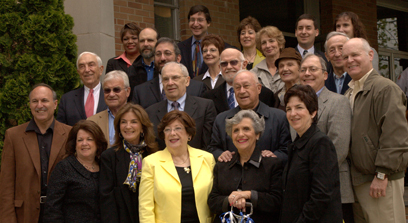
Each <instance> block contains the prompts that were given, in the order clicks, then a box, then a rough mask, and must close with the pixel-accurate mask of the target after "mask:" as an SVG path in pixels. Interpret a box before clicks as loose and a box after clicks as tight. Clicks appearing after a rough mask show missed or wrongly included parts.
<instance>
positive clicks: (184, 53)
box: [178, 36, 236, 78]
mask: <svg viewBox="0 0 408 223" xmlns="http://www.w3.org/2000/svg"><path fill="white" fill-rule="evenodd" d="M192 41H193V36H190V38H188V39H186V40H184V41H182V42H180V43H178V47H179V48H180V51H181V61H180V63H182V64H184V66H186V67H187V70H188V73H189V74H190V77H191V78H194V71H193V64H192V61H191V58H192V55H191V44H192ZM227 48H236V47H234V46H231V45H229V44H228V43H224V49H227ZM207 70H208V67H207V64H205V63H204V61H203V63H202V65H201V68H200V70H199V72H198V74H199V75H200V74H204V73H205V72H206V71H207Z"/></svg>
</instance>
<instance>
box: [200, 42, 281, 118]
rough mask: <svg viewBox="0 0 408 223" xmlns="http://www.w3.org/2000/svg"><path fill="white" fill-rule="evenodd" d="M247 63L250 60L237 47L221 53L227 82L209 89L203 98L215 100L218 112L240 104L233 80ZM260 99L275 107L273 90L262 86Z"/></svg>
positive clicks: (223, 71)
mask: <svg viewBox="0 0 408 223" xmlns="http://www.w3.org/2000/svg"><path fill="white" fill-rule="evenodd" d="M247 63H248V61H246V60H245V58H244V55H243V54H242V53H241V52H240V51H239V50H237V49H233V48H227V49H225V50H223V51H222V53H221V55H220V67H221V73H222V77H223V78H224V79H225V84H222V85H220V86H219V87H217V88H215V89H213V90H210V91H207V92H206V93H204V95H203V98H207V99H211V100H213V101H214V105H215V109H216V110H217V114H219V113H221V112H224V111H227V110H229V109H231V108H235V107H237V106H238V102H237V100H236V99H235V96H234V89H233V88H232V82H233V80H234V77H235V75H236V74H237V72H238V71H240V70H242V69H244V68H245V67H246V65H247ZM259 100H260V101H262V102H263V103H265V104H266V105H268V106H269V107H273V106H274V103H275V97H274V95H273V92H272V91H271V90H269V89H268V88H266V87H264V86H262V89H261V93H260V94H259Z"/></svg>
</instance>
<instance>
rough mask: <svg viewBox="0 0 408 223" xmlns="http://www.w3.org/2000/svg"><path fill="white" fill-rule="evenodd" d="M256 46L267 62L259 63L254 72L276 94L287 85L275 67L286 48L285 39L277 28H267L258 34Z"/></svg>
mask: <svg viewBox="0 0 408 223" xmlns="http://www.w3.org/2000/svg"><path fill="white" fill-rule="evenodd" d="M256 46H257V47H258V49H261V51H262V53H263V55H264V56H265V60H262V61H261V62H259V64H258V65H256V66H255V67H254V68H253V69H252V71H253V72H255V73H256V74H257V75H258V77H259V80H260V82H261V84H262V85H263V86H265V87H267V88H269V89H270V90H271V91H273V93H276V92H277V91H279V90H280V89H282V88H283V86H284V85H285V83H284V82H283V81H282V80H281V79H280V76H279V72H278V68H277V67H276V66H275V61H276V60H277V59H278V58H279V55H280V52H281V51H282V50H283V48H285V37H284V36H283V34H282V32H281V31H280V30H279V29H278V28H276V27H275V26H267V27H264V28H262V29H261V30H259V32H258V33H257V34H256Z"/></svg>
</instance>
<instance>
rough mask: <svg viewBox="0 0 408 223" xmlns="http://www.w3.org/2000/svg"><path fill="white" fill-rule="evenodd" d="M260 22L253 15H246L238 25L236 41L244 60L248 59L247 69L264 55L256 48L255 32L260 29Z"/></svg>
mask: <svg viewBox="0 0 408 223" xmlns="http://www.w3.org/2000/svg"><path fill="white" fill-rule="evenodd" d="M261 28H262V27H261V24H259V22H258V20H257V19H255V18H254V17H251V16H248V17H246V18H245V19H243V20H242V21H241V23H240V24H239V25H238V29H237V34H238V41H239V43H240V44H241V47H242V53H243V54H244V57H245V60H246V61H248V64H247V66H246V69H247V70H251V69H252V68H253V67H255V66H256V65H257V64H258V63H259V62H261V61H262V60H263V59H265V57H264V56H263V55H262V53H261V51H259V50H258V49H257V48H256V33H257V32H258V31H259V30H261Z"/></svg>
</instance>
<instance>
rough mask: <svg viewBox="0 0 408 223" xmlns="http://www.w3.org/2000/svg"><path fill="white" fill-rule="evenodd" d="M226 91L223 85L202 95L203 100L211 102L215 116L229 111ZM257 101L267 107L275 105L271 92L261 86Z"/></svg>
mask: <svg viewBox="0 0 408 223" xmlns="http://www.w3.org/2000/svg"><path fill="white" fill-rule="evenodd" d="M226 89H227V84H226V83H225V84H223V85H221V86H219V87H217V88H214V89H213V90H210V91H207V92H205V93H204V94H203V98H207V99H211V100H213V102H214V105H215V109H216V110H217V114H220V113H221V112H224V111H227V110H229V109H230V108H229V106H228V101H227V93H226V92H227V90H226ZM259 100H260V101H262V102H263V103H265V104H266V105H268V106H269V107H273V106H274V104H275V97H274V95H273V92H272V91H271V90H269V89H268V88H266V87H264V86H262V89H261V93H260V94H259Z"/></svg>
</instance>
